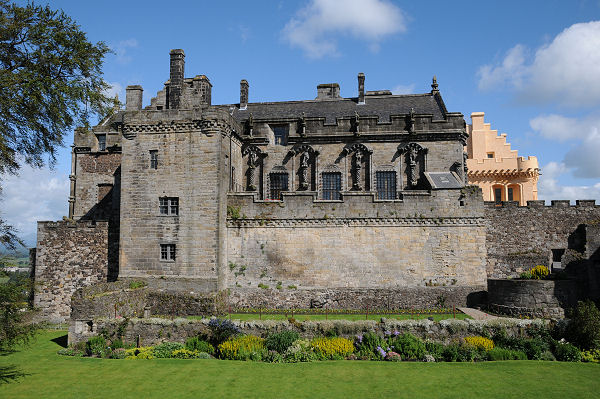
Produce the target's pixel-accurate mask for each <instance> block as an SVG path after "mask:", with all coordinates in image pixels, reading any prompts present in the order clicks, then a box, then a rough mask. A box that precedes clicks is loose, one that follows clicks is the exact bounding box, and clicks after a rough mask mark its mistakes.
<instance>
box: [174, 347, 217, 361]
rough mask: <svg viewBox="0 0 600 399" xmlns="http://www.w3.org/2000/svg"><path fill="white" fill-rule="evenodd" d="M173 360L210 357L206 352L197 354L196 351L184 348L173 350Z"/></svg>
mask: <svg viewBox="0 0 600 399" xmlns="http://www.w3.org/2000/svg"><path fill="white" fill-rule="evenodd" d="M171 357H172V358H173V359H210V358H211V356H210V355H209V354H208V353H206V352H198V351H197V350H193V351H191V350H189V349H185V348H181V349H177V350H174V351H173V352H172V353H171Z"/></svg>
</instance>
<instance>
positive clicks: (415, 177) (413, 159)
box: [408, 146, 419, 187]
mask: <svg viewBox="0 0 600 399" xmlns="http://www.w3.org/2000/svg"><path fill="white" fill-rule="evenodd" d="M418 156H419V148H418V147H416V146H411V147H409V149H408V170H409V173H410V185H411V187H415V186H416V185H417V183H418V182H419V173H418V172H417V157H418Z"/></svg>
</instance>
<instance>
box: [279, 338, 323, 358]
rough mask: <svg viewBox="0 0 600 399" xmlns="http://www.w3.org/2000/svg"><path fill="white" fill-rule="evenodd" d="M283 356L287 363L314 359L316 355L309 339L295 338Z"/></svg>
mask: <svg viewBox="0 0 600 399" xmlns="http://www.w3.org/2000/svg"><path fill="white" fill-rule="evenodd" d="M283 358H284V360H285V361H286V362H289V363H299V362H310V361H313V360H316V359H317V356H316V354H315V352H314V351H313V349H312V347H311V345H310V341H309V340H307V339H297V340H296V341H294V343H293V344H292V346H290V347H289V348H288V349H287V350H286V351H285V354H284V355H283Z"/></svg>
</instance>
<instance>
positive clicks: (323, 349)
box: [310, 337, 354, 359]
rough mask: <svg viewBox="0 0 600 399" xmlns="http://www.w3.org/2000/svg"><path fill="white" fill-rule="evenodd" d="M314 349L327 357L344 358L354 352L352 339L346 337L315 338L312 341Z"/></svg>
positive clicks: (311, 344)
mask: <svg viewBox="0 0 600 399" xmlns="http://www.w3.org/2000/svg"><path fill="white" fill-rule="evenodd" d="M310 346H311V348H313V351H314V352H315V353H317V354H318V355H320V356H322V357H324V358H326V359H335V358H340V357H341V358H343V357H346V356H348V355H349V354H351V353H352V352H354V345H353V344H352V341H350V340H349V339H346V338H339V337H334V338H315V339H313V340H312V341H311V343H310Z"/></svg>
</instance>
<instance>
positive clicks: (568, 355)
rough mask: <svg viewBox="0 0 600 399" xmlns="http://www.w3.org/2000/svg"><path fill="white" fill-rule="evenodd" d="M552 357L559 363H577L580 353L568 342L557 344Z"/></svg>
mask: <svg viewBox="0 0 600 399" xmlns="http://www.w3.org/2000/svg"><path fill="white" fill-rule="evenodd" d="M554 356H556V360H558V361H561V362H579V361H581V351H580V350H579V349H577V347H576V346H575V345H573V344H570V343H568V342H565V343H562V342H560V341H559V342H558V344H557V345H556V348H554Z"/></svg>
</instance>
